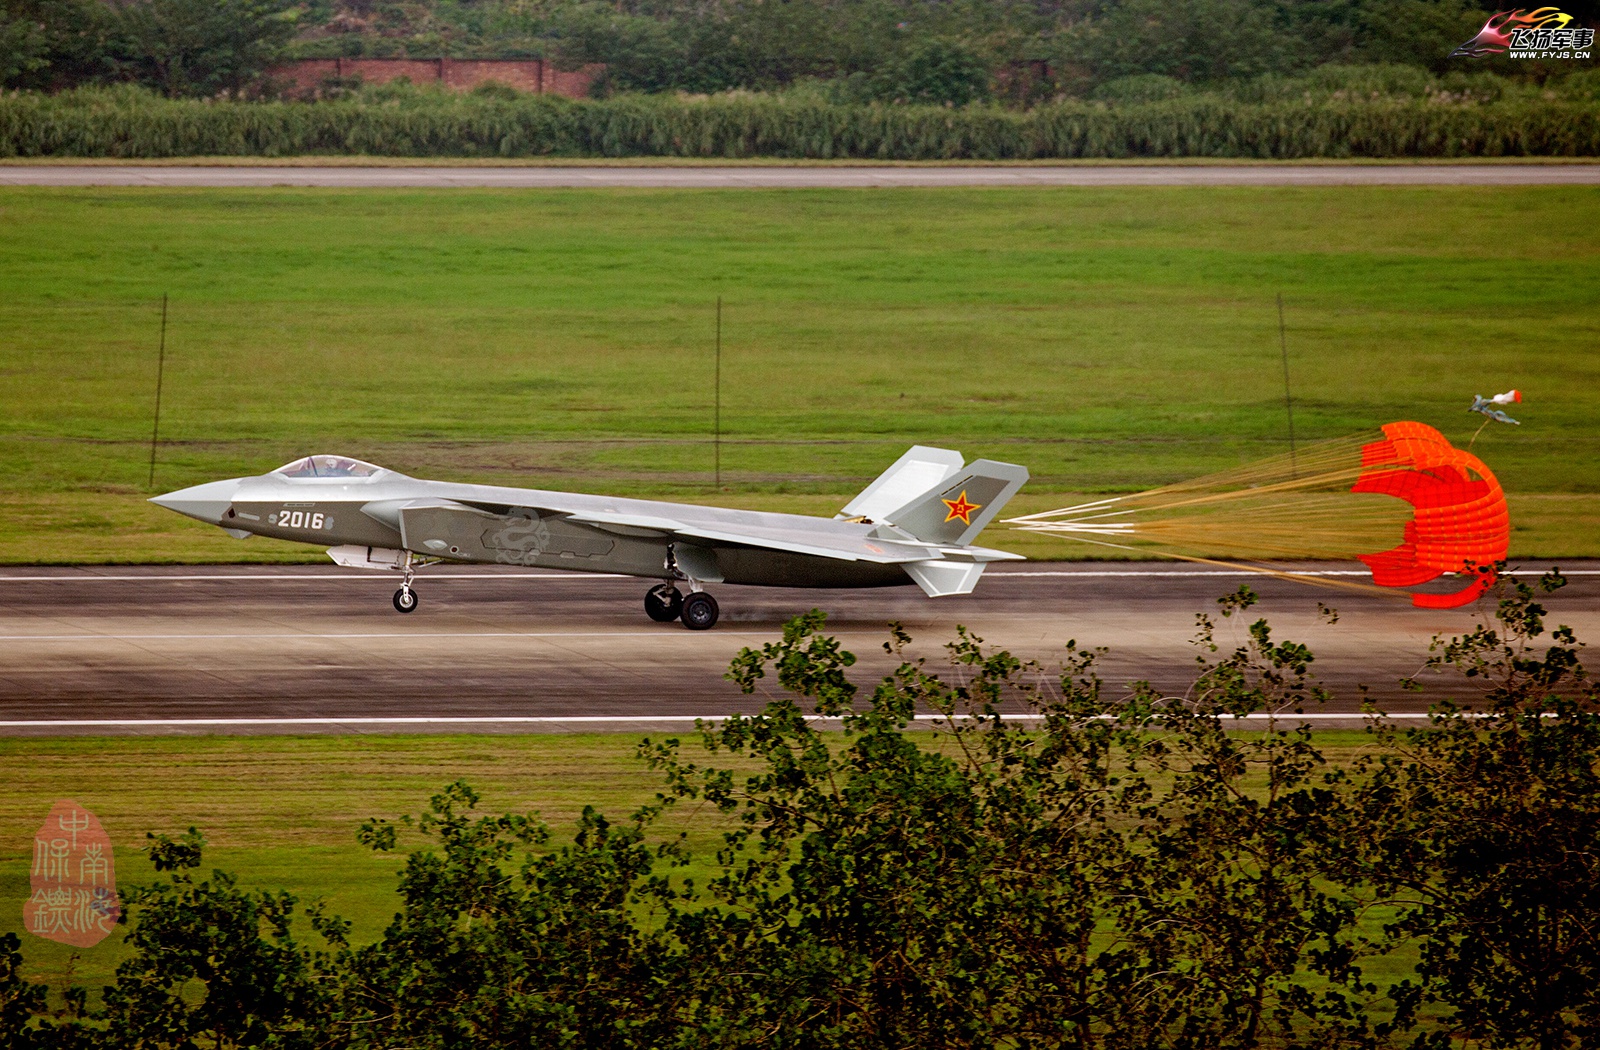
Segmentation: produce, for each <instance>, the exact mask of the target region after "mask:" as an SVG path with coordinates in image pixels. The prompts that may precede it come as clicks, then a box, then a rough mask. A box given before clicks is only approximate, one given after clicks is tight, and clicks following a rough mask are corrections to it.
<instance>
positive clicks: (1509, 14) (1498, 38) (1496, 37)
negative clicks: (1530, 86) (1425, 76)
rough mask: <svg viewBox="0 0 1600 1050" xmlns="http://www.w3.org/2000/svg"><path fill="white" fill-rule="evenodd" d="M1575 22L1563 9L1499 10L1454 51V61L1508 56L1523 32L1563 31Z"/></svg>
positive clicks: (1452, 53) (1452, 56) (1451, 53)
mask: <svg viewBox="0 0 1600 1050" xmlns="http://www.w3.org/2000/svg"><path fill="white" fill-rule="evenodd" d="M1571 21H1572V16H1571V15H1568V14H1563V13H1562V12H1561V10H1560V9H1559V8H1555V7H1536V8H1534V9H1533V10H1532V11H1524V10H1523V9H1522V8H1520V7H1519V8H1517V9H1516V10H1515V11H1496V12H1495V13H1494V14H1493V15H1491V16H1490V17H1489V20H1488V21H1487V22H1485V23H1483V28H1482V29H1480V30H1478V35H1477V36H1475V37H1473V38H1472V39H1471V40H1468V41H1467V42H1466V43H1465V44H1462V45H1461V46H1460V47H1458V48H1456V49H1455V50H1454V51H1452V52H1450V57H1451V58H1483V57H1485V56H1487V55H1500V54H1504V53H1505V52H1506V51H1508V50H1510V48H1511V37H1512V34H1513V33H1515V32H1516V31H1517V30H1519V29H1562V28H1565V27H1566V25H1567V24H1568V23H1569V22H1571Z"/></svg>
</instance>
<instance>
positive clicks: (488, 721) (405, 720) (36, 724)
mask: <svg viewBox="0 0 1600 1050" xmlns="http://www.w3.org/2000/svg"><path fill="white" fill-rule="evenodd" d="M733 717H736V716H735V714H732V713H730V714H720V715H539V716H525V715H506V716H501V717H495V716H481V717H468V716H460V717H454V716H440V717H430V716H410V717H395V718H372V717H361V718H142V719H121V718H79V719H71V720H60V721H52V720H45V719H25V720H16V721H6V722H0V729H94V728H102V729H104V728H111V727H123V728H151V729H155V728H178V727H183V726H196V727H198V726H344V725H350V726H358V725H359V726H390V725H395V726H398V725H563V724H576V725H628V724H649V723H659V722H671V723H680V722H681V723H685V724H689V725H693V724H694V723H695V722H722V721H726V720H727V719H729V718H733ZM738 717H744V718H750V717H754V716H753V715H739V716H738ZM1234 717H1235V720H1237V721H1257V722H1265V721H1268V720H1271V719H1275V720H1277V721H1279V722H1287V721H1290V720H1296V721H1304V722H1317V721H1340V720H1355V719H1361V720H1365V719H1366V718H1367V717H1368V716H1367V715H1365V714H1362V713H1361V712H1359V711H1358V712H1353V713H1351V714H1334V713H1328V712H1315V713H1312V714H1303V715H1268V714H1251V715H1237V716H1234ZM1388 717H1389V718H1408V719H1423V718H1427V717H1429V716H1428V714H1427V713H1426V712H1409V713H1402V714H1393V715H1389V716H1388ZM1000 718H1001V720H1002V721H1005V722H1030V721H1031V722H1037V721H1041V720H1042V719H1043V718H1044V716H1043V715H1001V716H1000ZM843 720H844V719H843V718H842V717H840V716H830V715H814V716H812V717H810V718H807V719H806V721H808V722H842V721H843ZM915 720H916V721H918V722H943V721H946V718H945V716H944V715H916V716H915ZM962 720H963V721H966V720H967V719H965V718H963V719H962Z"/></svg>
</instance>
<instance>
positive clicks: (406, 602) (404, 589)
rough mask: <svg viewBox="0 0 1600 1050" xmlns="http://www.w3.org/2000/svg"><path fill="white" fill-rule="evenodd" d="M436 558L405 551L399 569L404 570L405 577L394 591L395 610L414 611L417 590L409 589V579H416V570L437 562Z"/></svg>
mask: <svg viewBox="0 0 1600 1050" xmlns="http://www.w3.org/2000/svg"><path fill="white" fill-rule="evenodd" d="M438 560H439V559H437V558H418V557H416V556H415V555H413V554H412V553H411V552H410V551H406V560H405V561H403V562H401V563H400V564H399V565H398V566H396V567H397V568H399V569H402V570H404V572H405V577H404V578H403V579H402V580H401V581H400V589H399V590H398V591H395V592H394V611H395V612H402V613H408V612H415V611H416V609H417V592H416V591H414V590H412V589H411V581H412V580H414V579H416V577H417V570H418V569H420V568H423V567H425V566H428V565H432V564H434V563H435V562H437V561H438Z"/></svg>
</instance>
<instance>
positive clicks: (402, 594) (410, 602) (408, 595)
mask: <svg viewBox="0 0 1600 1050" xmlns="http://www.w3.org/2000/svg"><path fill="white" fill-rule="evenodd" d="M416 607H417V592H416V591H414V590H412V589H411V588H410V587H402V588H400V589H399V590H398V591H395V592H394V611H395V612H403V613H408V612H412V611H413V610H415V609H416Z"/></svg>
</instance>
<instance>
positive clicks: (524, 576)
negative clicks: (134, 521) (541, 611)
mask: <svg viewBox="0 0 1600 1050" xmlns="http://www.w3.org/2000/svg"><path fill="white" fill-rule="evenodd" d="M633 578H634V577H629V576H625V575H623V574H621V573H616V572H589V573H572V574H568V573H564V572H438V573H427V574H422V573H419V574H418V575H417V580H418V582H422V581H424V580H574V581H577V580H581V581H583V582H585V583H587V582H589V581H590V580H627V579H633ZM391 579H392V577H391ZM100 580H106V581H112V582H118V581H120V582H127V581H130V580H131V581H136V582H139V583H161V582H165V581H173V582H177V581H194V580H209V581H225V580H370V581H373V582H376V583H382V582H384V578H383V577H382V576H380V575H378V574H377V573H376V572H373V573H329V574H326V575H324V574H320V573H311V572H300V573H252V574H250V575H231V576H229V575H222V574H214V575H206V576H135V575H128V576H102V575H99V574H96V573H89V574H85V575H83V576H0V583H86V582H89V581H100Z"/></svg>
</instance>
